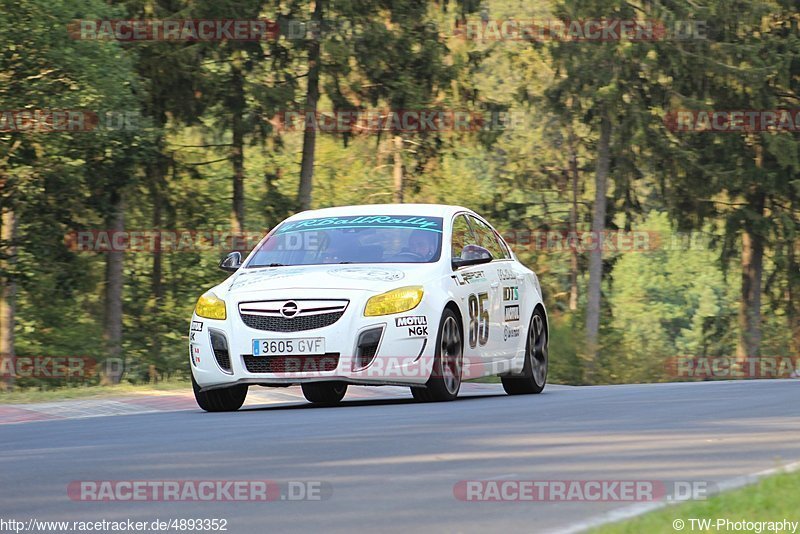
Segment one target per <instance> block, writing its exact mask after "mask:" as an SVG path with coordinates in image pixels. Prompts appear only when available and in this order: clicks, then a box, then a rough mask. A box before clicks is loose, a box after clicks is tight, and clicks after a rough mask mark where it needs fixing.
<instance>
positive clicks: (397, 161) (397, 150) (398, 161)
mask: <svg viewBox="0 0 800 534" xmlns="http://www.w3.org/2000/svg"><path fill="white" fill-rule="evenodd" d="M392 143H393V150H392V158H393V161H394V166H393V168H392V177H393V178H394V193H393V195H392V199H393V200H394V202H395V203H396V204H402V203H403V136H401V135H395V136H394V138H393V139H392Z"/></svg>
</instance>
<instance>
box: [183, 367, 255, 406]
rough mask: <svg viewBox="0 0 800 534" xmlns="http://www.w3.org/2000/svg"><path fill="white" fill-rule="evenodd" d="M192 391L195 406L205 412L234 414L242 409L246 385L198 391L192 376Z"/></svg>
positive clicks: (245, 395)
mask: <svg viewBox="0 0 800 534" xmlns="http://www.w3.org/2000/svg"><path fill="white" fill-rule="evenodd" d="M192 389H193V390H194V399H195V400H196V401H197V405H198V406H200V408H202V409H203V410H205V411H207V412H235V411H236V410H238V409H239V408H241V407H242V404H244V399H245V397H247V384H240V385H238V386H231V387H227V388H219V389H212V390H209V391H200V386H199V385H198V384H197V382H195V380H194V375H192Z"/></svg>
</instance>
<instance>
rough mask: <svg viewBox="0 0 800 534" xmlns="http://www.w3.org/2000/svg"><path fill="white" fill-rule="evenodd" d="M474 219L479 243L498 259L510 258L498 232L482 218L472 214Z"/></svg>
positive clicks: (474, 227)
mask: <svg viewBox="0 0 800 534" xmlns="http://www.w3.org/2000/svg"><path fill="white" fill-rule="evenodd" d="M470 220H471V221H472V228H473V229H474V230H475V236H476V237H477V239H478V243H477V244H478V245H480V246H482V247H483V248H485V249H486V250H488V251H489V252H491V253H492V256H494V257H495V258H496V259H508V258H509V256H508V254H507V253H506V249H505V247H503V245H502V244H501V243H500V240H499V239H498V238H497V234H495V233H494V230H492V229H491V228H490V227H489V226H487V225H486V224H485V223H484V222H483V221H481V220H480V219H476V218H475V217H472V216H470Z"/></svg>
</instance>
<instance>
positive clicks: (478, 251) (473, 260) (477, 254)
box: [452, 245, 494, 270]
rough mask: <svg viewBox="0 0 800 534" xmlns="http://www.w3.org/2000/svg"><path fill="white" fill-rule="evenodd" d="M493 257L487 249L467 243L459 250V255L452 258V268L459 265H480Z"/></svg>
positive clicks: (456, 267)
mask: <svg viewBox="0 0 800 534" xmlns="http://www.w3.org/2000/svg"><path fill="white" fill-rule="evenodd" d="M493 259H494V256H492V253H491V252H489V251H488V250H487V249H485V248H483V247H480V246H478V245H467V246H466V247H464V250H463V251H461V256H460V257H457V258H453V259H452V264H453V269H454V270H455V269H458V268H459V267H468V266H470V265H480V264H481V263H489V262H490V261H492V260H493Z"/></svg>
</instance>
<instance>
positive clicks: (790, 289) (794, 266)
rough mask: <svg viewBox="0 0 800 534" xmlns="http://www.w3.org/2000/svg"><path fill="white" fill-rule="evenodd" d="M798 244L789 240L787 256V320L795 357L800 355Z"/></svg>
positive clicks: (792, 351)
mask: <svg viewBox="0 0 800 534" xmlns="http://www.w3.org/2000/svg"><path fill="white" fill-rule="evenodd" d="M795 246H796V244H795V243H793V242H791V241H789V242H787V243H786V257H787V264H788V265H787V266H788V274H787V284H786V322H787V326H788V327H789V335H790V336H791V338H790V340H789V350H790V351H791V354H793V355H794V356H795V357H800V321H798V320H797V285H796V284H797V282H798V281H799V280H798V278H800V277H798V271H799V270H800V265H798V263H797V257H796V256H795Z"/></svg>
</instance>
